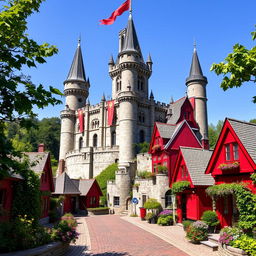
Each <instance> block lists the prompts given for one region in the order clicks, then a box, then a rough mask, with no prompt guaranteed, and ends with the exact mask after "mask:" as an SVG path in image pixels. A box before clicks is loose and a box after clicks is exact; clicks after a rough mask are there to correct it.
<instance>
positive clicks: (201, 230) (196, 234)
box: [187, 220, 208, 243]
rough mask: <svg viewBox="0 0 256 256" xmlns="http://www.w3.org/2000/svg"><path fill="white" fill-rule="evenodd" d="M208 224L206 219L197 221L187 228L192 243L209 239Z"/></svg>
mask: <svg viewBox="0 0 256 256" xmlns="http://www.w3.org/2000/svg"><path fill="white" fill-rule="evenodd" d="M207 230H208V225H207V224H206V223H205V222H204V221H200V220H198V221H196V222H194V223H193V224H191V225H190V226H189V227H188V228H187V238H188V239H189V240H190V241H191V242H192V243H199V242H200V241H203V240H207V237H208V232H207Z"/></svg>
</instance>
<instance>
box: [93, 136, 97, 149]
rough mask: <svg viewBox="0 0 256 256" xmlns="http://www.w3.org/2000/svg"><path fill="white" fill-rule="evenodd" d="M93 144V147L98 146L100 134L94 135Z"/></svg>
mask: <svg viewBox="0 0 256 256" xmlns="http://www.w3.org/2000/svg"><path fill="white" fill-rule="evenodd" d="M92 145H93V147H95V148H96V147H97V145H98V135H97V134H94V135H93V142H92Z"/></svg>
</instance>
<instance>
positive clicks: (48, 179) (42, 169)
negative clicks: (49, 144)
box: [25, 144, 54, 223]
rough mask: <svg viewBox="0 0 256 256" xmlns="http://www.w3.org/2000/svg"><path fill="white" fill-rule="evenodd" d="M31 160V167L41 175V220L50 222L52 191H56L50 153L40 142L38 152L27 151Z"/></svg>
mask: <svg viewBox="0 0 256 256" xmlns="http://www.w3.org/2000/svg"><path fill="white" fill-rule="evenodd" d="M25 154H26V155H27V156H28V158H29V161H30V164H31V169H32V170H33V171H34V172H35V173H37V174H38V175H39V178H40V192H41V209H42V215H41V220H40V222H41V223H42V222H48V216H49V206H50V197H51V193H52V192H53V191H54V184H53V177H52V167H51V159H50V153H49V152H44V145H43V144H40V145H39V147H38V152H26V153H25Z"/></svg>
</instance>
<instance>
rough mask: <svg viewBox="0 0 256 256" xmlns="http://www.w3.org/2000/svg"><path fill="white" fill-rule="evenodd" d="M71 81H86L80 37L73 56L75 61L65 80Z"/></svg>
mask: <svg viewBox="0 0 256 256" xmlns="http://www.w3.org/2000/svg"><path fill="white" fill-rule="evenodd" d="M71 81H81V82H86V76H85V71H84V63H83V56H82V50H81V39H80V37H79V39H78V44H77V49H76V52H75V56H74V58H73V62H72V65H71V68H70V70H69V73H68V77H67V79H66V81H65V82H71Z"/></svg>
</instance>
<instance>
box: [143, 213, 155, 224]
mask: <svg viewBox="0 0 256 256" xmlns="http://www.w3.org/2000/svg"><path fill="white" fill-rule="evenodd" d="M145 219H146V220H147V221H148V223H150V224H155V223H156V214H154V213H153V212H148V213H147V214H146V217H145Z"/></svg>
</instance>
